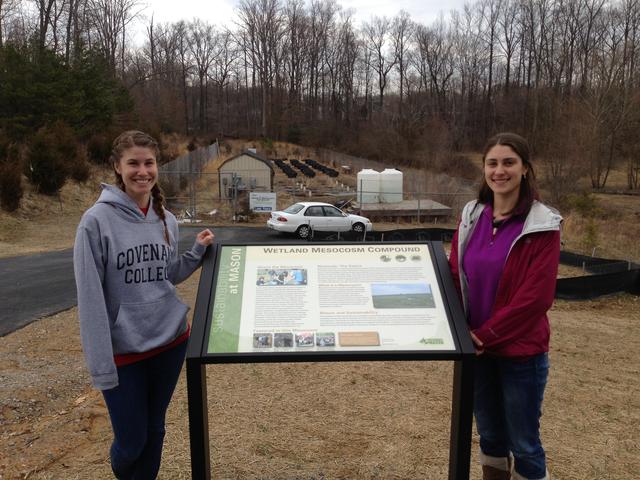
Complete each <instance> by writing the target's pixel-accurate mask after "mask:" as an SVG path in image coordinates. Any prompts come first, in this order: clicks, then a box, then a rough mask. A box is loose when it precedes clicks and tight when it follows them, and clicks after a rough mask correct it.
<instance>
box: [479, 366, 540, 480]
mask: <svg viewBox="0 0 640 480" xmlns="http://www.w3.org/2000/svg"><path fill="white" fill-rule="evenodd" d="M548 372H549V357H548V355H547V354H546V353H543V354H540V355H536V356H534V357H532V358H530V359H528V360H527V361H525V362H518V361H514V360H509V359H507V358H496V357H490V356H487V355H480V356H479V357H477V358H476V368H475V388H474V407H473V410H474V415H475V418H476V425H477V427H478V433H479V434H480V449H481V450H482V452H483V453H484V454H485V455H489V456H492V457H508V456H509V452H511V453H512V454H513V456H514V461H515V462H514V469H515V471H516V472H518V474H520V475H521V476H522V477H524V478H527V479H541V478H544V477H545V475H546V463H545V454H544V449H543V448H542V443H541V442H540V416H541V415H542V410H541V409H542V398H543V396H544V388H545V385H546V383H547V374H548Z"/></svg>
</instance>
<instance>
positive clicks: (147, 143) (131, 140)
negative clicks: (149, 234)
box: [109, 130, 169, 243]
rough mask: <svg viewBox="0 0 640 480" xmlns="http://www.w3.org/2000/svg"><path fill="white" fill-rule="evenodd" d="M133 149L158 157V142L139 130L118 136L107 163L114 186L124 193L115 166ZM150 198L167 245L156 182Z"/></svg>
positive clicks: (160, 194) (161, 194)
mask: <svg viewBox="0 0 640 480" xmlns="http://www.w3.org/2000/svg"><path fill="white" fill-rule="evenodd" d="M133 147H144V148H148V149H149V150H151V151H152V152H153V154H154V156H155V157H156V158H157V157H158V156H159V155H160V147H159V146H158V142H157V141H156V140H155V139H154V138H153V137H152V136H151V135H149V134H148V133H144V132H141V131H139V130H127V131H126V132H123V133H121V134H120V135H118V137H117V138H116V139H115V140H114V141H113V146H112V149H111V156H110V157H109V162H110V163H111V166H112V167H113V172H114V174H115V177H116V185H118V187H120V189H121V190H123V191H125V186H124V180H123V179H122V175H120V174H119V173H118V171H117V170H116V164H117V163H118V162H119V161H120V159H121V158H122V155H123V154H124V152H125V150H127V149H129V148H133ZM151 197H152V198H153V202H152V205H153V211H154V212H156V214H157V215H158V217H160V219H161V220H162V224H163V225H164V239H165V241H166V242H167V243H169V230H168V228H167V220H166V217H165V212H164V194H163V193H162V189H161V188H160V185H158V182H157V181H156V183H155V184H154V185H153V188H152V189H151Z"/></svg>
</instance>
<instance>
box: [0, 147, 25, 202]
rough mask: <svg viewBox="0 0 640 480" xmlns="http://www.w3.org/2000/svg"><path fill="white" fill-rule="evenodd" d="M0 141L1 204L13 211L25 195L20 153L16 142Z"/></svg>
mask: <svg viewBox="0 0 640 480" xmlns="http://www.w3.org/2000/svg"><path fill="white" fill-rule="evenodd" d="M1 143H2V142H0V206H1V207H2V208H3V209H4V210H6V211H8V212H13V211H15V210H17V209H18V207H19V206H20V200H21V199H22V196H23V195H24V190H23V188H22V175H21V173H22V172H21V168H20V155H19V151H18V146H17V145H16V144H11V145H7V144H4V145H2V144H1Z"/></svg>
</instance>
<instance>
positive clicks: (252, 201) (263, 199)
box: [249, 192, 276, 212]
mask: <svg viewBox="0 0 640 480" xmlns="http://www.w3.org/2000/svg"><path fill="white" fill-rule="evenodd" d="M249 208H250V209H251V211H252V212H273V211H274V210H275V209H276V194H275V193H272V192H251V193H249Z"/></svg>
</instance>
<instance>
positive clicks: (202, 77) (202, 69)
mask: <svg viewBox="0 0 640 480" xmlns="http://www.w3.org/2000/svg"><path fill="white" fill-rule="evenodd" d="M188 31H189V36H188V41H189V49H190V51H191V55H192V56H193V59H194V63H195V71H196V75H197V76H198V86H199V91H200V96H199V102H198V106H199V110H198V111H199V116H198V121H199V123H198V126H199V128H200V130H201V131H203V132H204V131H206V130H207V126H208V125H207V115H206V112H207V80H208V78H209V71H210V69H211V67H212V65H213V63H214V61H215V60H216V55H217V53H218V52H217V50H216V42H217V35H216V32H215V29H214V27H213V25H211V24H209V23H204V22H202V21H201V20H199V19H196V20H194V21H193V22H191V23H190V24H189V30H188Z"/></svg>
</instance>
